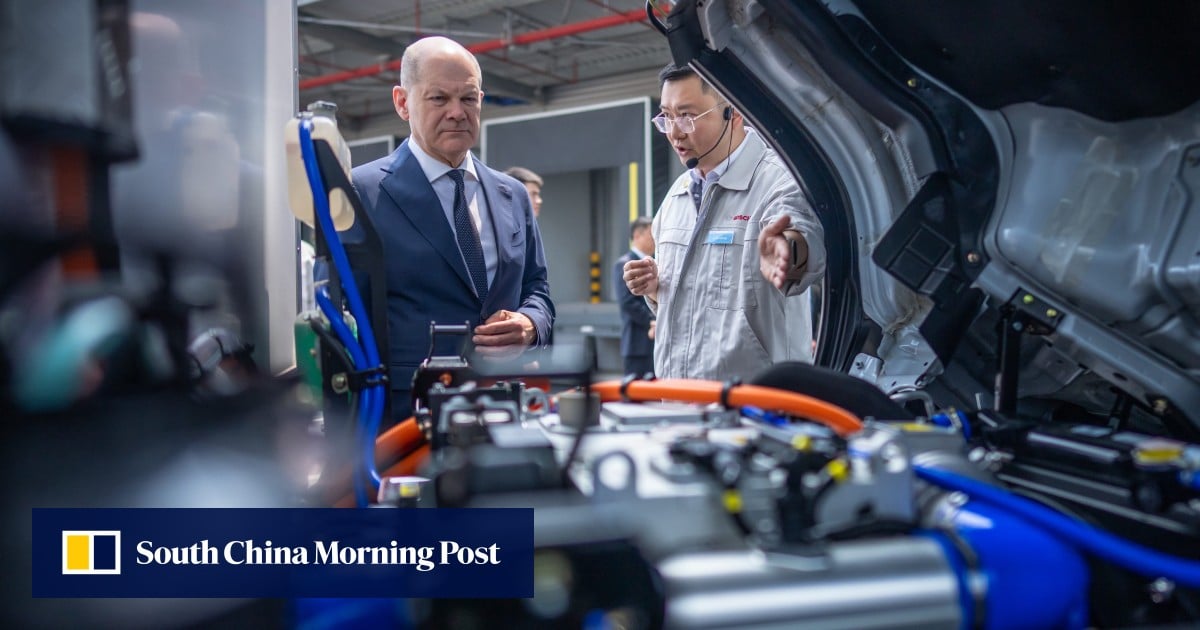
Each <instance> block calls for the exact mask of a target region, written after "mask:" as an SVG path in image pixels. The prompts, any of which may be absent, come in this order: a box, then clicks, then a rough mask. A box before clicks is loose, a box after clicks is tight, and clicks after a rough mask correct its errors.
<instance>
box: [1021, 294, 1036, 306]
mask: <svg viewBox="0 0 1200 630" xmlns="http://www.w3.org/2000/svg"><path fill="white" fill-rule="evenodd" d="M1021 303H1022V304H1033V296H1032V295H1030V294H1028V293H1026V294H1025V296H1024V297H1022V298H1021Z"/></svg>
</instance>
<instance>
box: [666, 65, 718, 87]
mask: <svg viewBox="0 0 1200 630" xmlns="http://www.w3.org/2000/svg"><path fill="white" fill-rule="evenodd" d="M690 77H696V78H698V79H700V89H701V90H703V91H705V92H712V91H713V88H712V86H711V85H709V84H708V81H705V80H704V78H703V77H701V76H700V75H698V74H696V71H695V70H692V67H691V66H677V65H675V64H673V63H669V64H667V65H665V66H663V69H662V70H659V71H658V87H660V88H661V87H662V86H663V84H664V83H666V82H667V81H682V80H684V79H687V78H690Z"/></svg>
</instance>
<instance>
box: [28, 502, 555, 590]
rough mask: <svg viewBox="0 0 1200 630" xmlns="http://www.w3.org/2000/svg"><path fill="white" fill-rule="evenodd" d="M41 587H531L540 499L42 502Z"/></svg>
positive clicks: (37, 526)
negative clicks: (483, 502) (136, 504)
mask: <svg viewBox="0 0 1200 630" xmlns="http://www.w3.org/2000/svg"><path fill="white" fill-rule="evenodd" d="M33 595H34V596H35V597H422V598H426V597H431V598H436V597H454V598H460V597H485V598H510V597H514V598H520V597H531V596H532V595H533V510H531V509H392V510H387V509H381V510H347V509H336V510H335V509H128V510H125V509H99V510H97V509H91V510H72V509H35V510H33Z"/></svg>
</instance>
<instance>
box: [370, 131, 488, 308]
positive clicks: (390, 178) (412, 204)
mask: <svg viewBox="0 0 1200 630" xmlns="http://www.w3.org/2000/svg"><path fill="white" fill-rule="evenodd" d="M396 153H397V157H396V160H395V161H394V162H393V163H392V173H391V174H390V175H387V176H385V177H384V178H383V181H382V182H380V184H379V185H380V186H382V187H383V191H384V192H385V193H387V195H388V197H391V199H392V202H393V203H394V204H396V207H397V208H399V210H400V213H401V214H403V215H404V216H405V217H407V218H408V220H409V222H410V223H412V225H413V227H414V228H416V230H417V232H419V233H420V234H421V236H423V237H424V238H425V240H427V241H429V244H430V245H432V246H433V249H434V251H436V252H437V253H438V254H439V255H441V257H442V258H443V259H444V260H445V261H446V264H448V265H450V268H451V269H454V272H455V273H456V274H458V278H459V280H461V281H462V283H463V284H464V285H465V286H466V287H467V289H468V290H470V291H471V293H472V294H473V293H474V291H475V289H474V285H473V284H472V283H471V278H470V276H469V275H467V267H466V265H465V264H464V263H463V261H462V256H461V255H460V254H459V253H458V241H457V240H456V239H455V238H454V231H453V230H451V229H450V224H449V223H447V222H446V214H445V213H444V212H443V211H442V204H441V202H440V201H438V198H437V194H436V193H434V192H433V186H432V185H430V183H429V180H428V179H426V177H425V171H424V170H422V169H421V163H420V162H418V161H417V158H415V157H414V156H413V154H412V151H410V150H409V149H408V141H407V140H405V141H404V144H402V145H401V146H400V148H399V149H397V150H396Z"/></svg>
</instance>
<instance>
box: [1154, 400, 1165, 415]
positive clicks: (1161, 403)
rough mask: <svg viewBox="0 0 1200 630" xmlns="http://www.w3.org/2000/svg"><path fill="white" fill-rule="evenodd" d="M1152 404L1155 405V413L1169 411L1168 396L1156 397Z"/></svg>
mask: <svg viewBox="0 0 1200 630" xmlns="http://www.w3.org/2000/svg"><path fill="white" fill-rule="evenodd" d="M1151 405H1153V407H1154V413H1157V414H1164V413H1167V399H1166V398H1155V399H1154V401H1153V402H1152V403H1151Z"/></svg>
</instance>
